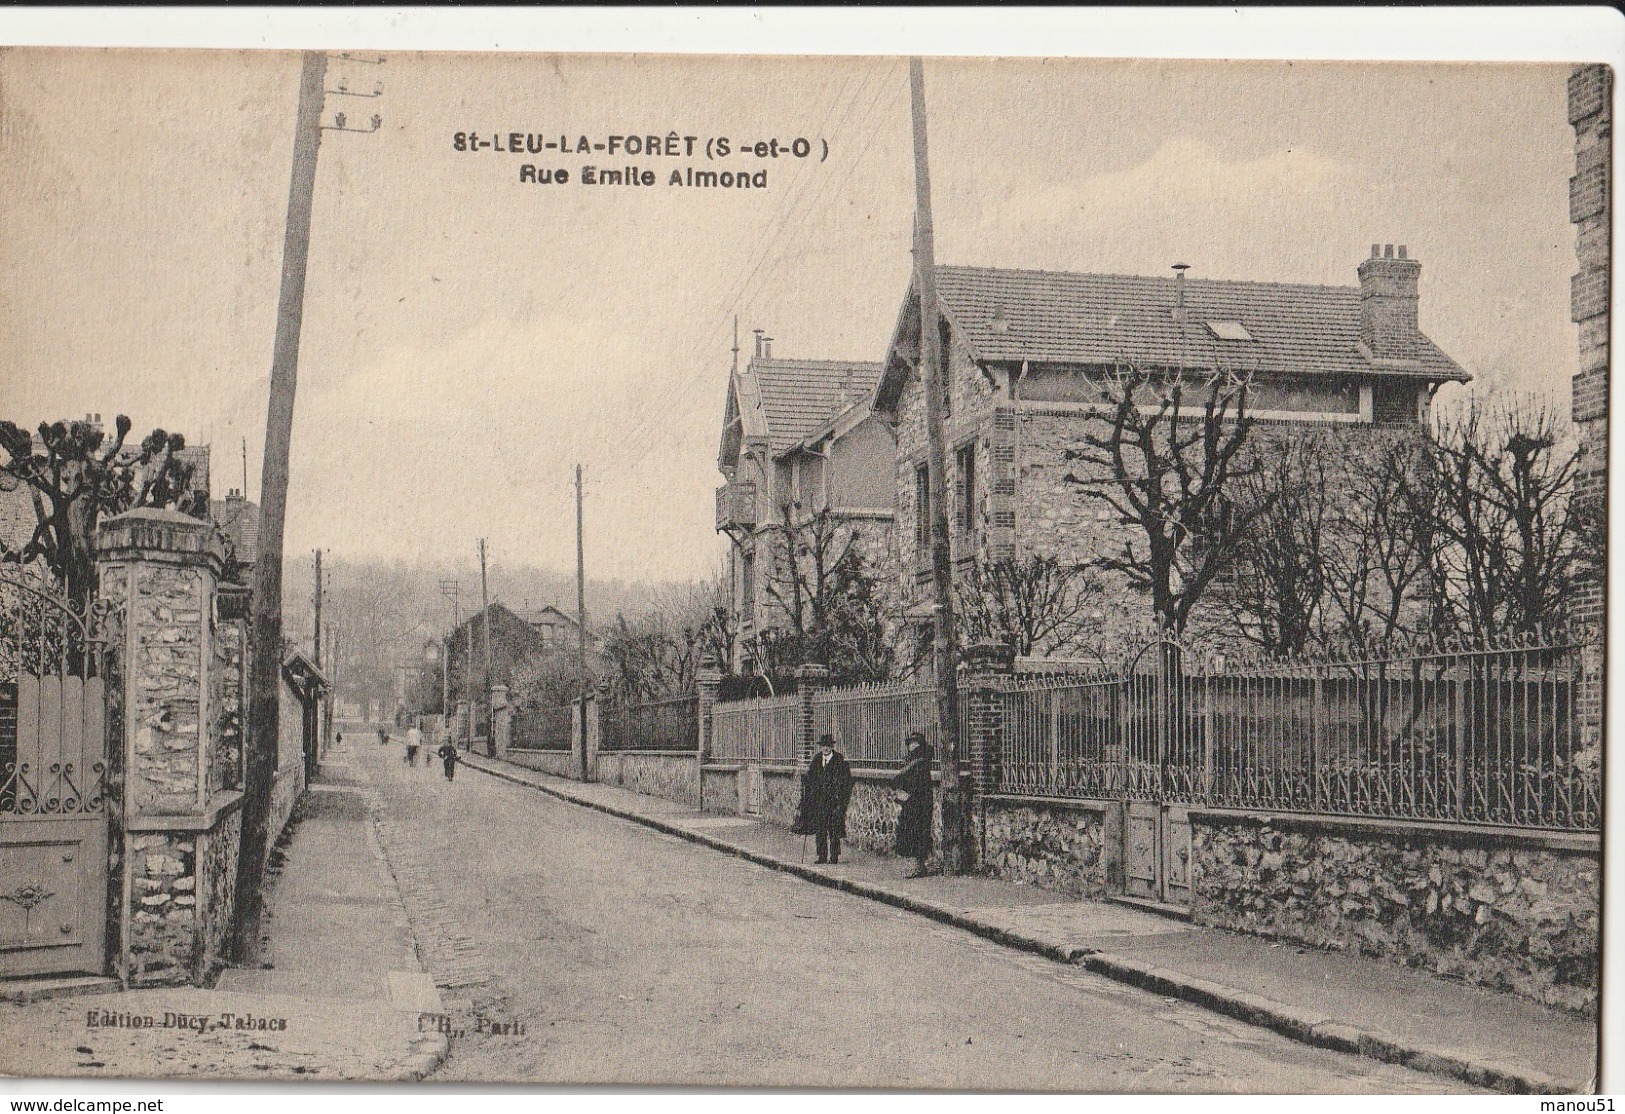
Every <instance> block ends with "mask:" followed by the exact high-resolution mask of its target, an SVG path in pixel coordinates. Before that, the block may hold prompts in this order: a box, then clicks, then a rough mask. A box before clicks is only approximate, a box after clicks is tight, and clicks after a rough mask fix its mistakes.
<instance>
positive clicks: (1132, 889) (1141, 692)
mask: <svg viewBox="0 0 1625 1114" xmlns="http://www.w3.org/2000/svg"><path fill="white" fill-rule="evenodd" d="M1186 658H1187V651H1186V648H1185V647H1184V646H1183V645H1181V644H1180V643H1178V642H1176V641H1174V640H1173V639H1171V638H1159V639H1157V640H1156V641H1153V642H1150V643H1147V644H1146V645H1145V646H1144V647H1142V648H1141V649H1140V651H1139V653H1137V654H1136V655H1135V656H1134V657H1133V658H1132V659H1131V660H1130V662H1129V665H1128V668H1127V670H1125V672H1124V676H1123V681H1122V687H1121V689H1120V690H1119V691H1120V692H1121V694H1122V703H1121V704H1120V706H1119V723H1120V725H1121V730H1122V740H1123V773H1122V777H1123V781H1122V786H1123V797H1124V810H1123V829H1124V830H1123V890H1124V892H1125V893H1126V894H1128V895H1129V896H1131V897H1141V898H1147V899H1149V900H1152V901H1162V902H1168V903H1170V904H1173V905H1188V904H1189V903H1190V898H1191V876H1190V863H1191V825H1190V815H1189V811H1188V808H1187V806H1188V804H1189V803H1190V802H1191V801H1193V800H1195V799H1197V791H1198V787H1197V786H1196V785H1195V784H1194V780H1195V779H1196V778H1198V777H1200V776H1201V773H1200V771H1201V770H1202V768H1203V759H1202V756H1203V752H1204V748H1203V746H1202V741H1203V738H1204V726H1205V725H1203V724H1201V723H1199V722H1194V721H1193V719H1192V711H1193V709H1199V708H1200V707H1201V706H1202V704H1201V702H1200V700H1199V699H1198V700H1192V699H1189V697H1191V696H1192V695H1195V693H1194V690H1195V689H1196V687H1197V686H1199V685H1201V684H1203V683H1204V682H1205V678H1204V677H1202V676H1199V675H1193V674H1192V673H1191V672H1189V671H1188V670H1187V661H1186Z"/></svg>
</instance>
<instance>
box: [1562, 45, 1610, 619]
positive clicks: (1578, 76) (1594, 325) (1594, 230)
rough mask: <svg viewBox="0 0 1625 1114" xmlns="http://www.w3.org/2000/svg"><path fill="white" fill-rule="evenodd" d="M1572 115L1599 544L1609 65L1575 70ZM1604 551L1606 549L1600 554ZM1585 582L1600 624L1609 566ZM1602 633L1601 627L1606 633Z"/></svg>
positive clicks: (1578, 383) (1602, 564)
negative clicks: (1604, 577) (1604, 575)
mask: <svg viewBox="0 0 1625 1114" xmlns="http://www.w3.org/2000/svg"><path fill="white" fill-rule="evenodd" d="M1568 92H1569V113H1568V115H1569V123H1570V125H1572V126H1573V128H1574V177H1572V178H1570V179H1569V222H1570V223H1571V224H1573V225H1574V229H1575V255H1576V257H1577V260H1578V263H1579V270H1578V271H1577V272H1576V273H1575V275H1574V278H1573V280H1572V281H1571V284H1570V291H1569V295H1570V298H1569V300H1570V316H1571V317H1572V318H1573V320H1574V323H1575V324H1576V325H1577V326H1578V327H1579V343H1580V371H1579V373H1578V374H1577V375H1575V377H1574V380H1573V415H1574V424H1575V426H1576V427H1577V428H1578V430H1579V432H1580V444H1581V447H1580V468H1579V472H1578V475H1577V476H1576V477H1575V488H1576V498H1577V500H1578V501H1579V502H1581V504H1582V506H1583V508H1584V511H1585V513H1586V514H1587V516H1588V517H1592V516H1594V517H1595V529H1596V533H1595V535H1594V536H1595V539H1596V544H1597V545H1599V546H1603V547H1606V544H1607V537H1606V530H1607V514H1608V508H1607V486H1608V327H1609V312H1608V304H1609V289H1608V288H1609V271H1608V264H1609V251H1610V247H1611V244H1610V228H1609V221H1610V216H1611V214H1610V193H1611V186H1612V183H1611V182H1610V181H1609V170H1610V164H1611V161H1612V156H1613V138H1612V130H1613V127H1612V125H1613V108H1612V105H1613V78H1612V75H1611V72H1610V70H1609V68H1608V67H1607V66H1604V65H1588V66H1579V67H1577V68H1576V69H1575V70H1574V72H1573V73H1572V74H1571V75H1570V77H1569V88H1568ZM1598 556H1599V558H1601V557H1602V556H1603V555H1602V554H1598ZM1604 568H1606V561H1605V560H1599V561H1598V562H1597V574H1596V575H1595V576H1593V577H1591V578H1589V580H1590V582H1589V583H1587V584H1584V585H1583V586H1582V587H1581V589H1580V593H1579V597H1578V599H1577V606H1576V611H1577V613H1578V617H1579V618H1580V620H1581V621H1582V622H1583V623H1586V624H1587V625H1591V626H1594V627H1596V628H1597V629H1598V630H1599V631H1600V630H1601V627H1602V624H1603V619H1604V615H1605V607H1604V598H1603V590H1604V588H1603V569H1604ZM1599 637H1600V635H1599Z"/></svg>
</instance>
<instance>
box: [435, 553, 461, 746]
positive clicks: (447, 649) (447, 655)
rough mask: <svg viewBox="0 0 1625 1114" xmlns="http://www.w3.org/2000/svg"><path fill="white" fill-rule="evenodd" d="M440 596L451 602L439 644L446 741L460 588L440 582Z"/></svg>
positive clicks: (441, 716) (448, 740)
mask: <svg viewBox="0 0 1625 1114" xmlns="http://www.w3.org/2000/svg"><path fill="white" fill-rule="evenodd" d="M440 594H441V595H442V596H445V597H446V598H447V599H448V600H450V601H451V630H450V631H449V632H448V633H447V635H446V637H445V638H444V639H443V640H442V641H441V643H440V722H441V725H442V726H444V727H445V729H446V741H447V742H448V743H449V742H451V741H452V736H451V645H452V640H453V639H454V638H455V637H456V636H457V624H458V623H460V622H462V615H461V611H462V609H461V608H459V607H458V606H457V599H458V596H460V595H461V594H462V586H461V585H460V584H458V583H457V582H456V581H455V580H442V581H441V582H440Z"/></svg>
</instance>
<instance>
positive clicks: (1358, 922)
mask: <svg viewBox="0 0 1625 1114" xmlns="http://www.w3.org/2000/svg"><path fill="white" fill-rule="evenodd" d="M1191 820H1192V844H1193V851H1194V854H1193V860H1194V862H1193V870H1192V886H1193V891H1194V892H1193V900H1192V915H1193V917H1194V919H1195V920H1197V921H1198V922H1200V923H1202V924H1210V925H1217V926H1219V927H1221V928H1228V929H1234V930H1236V931H1241V932H1251V933H1260V934H1264V935H1269V936H1276V937H1281V938H1284V939H1289V940H1296V941H1300V942H1302V943H1306V944H1312V945H1314V946H1316V947H1323V948H1331V949H1336V950H1347V951H1358V952H1361V953H1364V954H1367V955H1375V956H1386V957H1389V958H1391V959H1394V960H1396V961H1398V962H1401V963H1405V964H1407V965H1410V966H1415V967H1424V968H1426V969H1428V970H1430V971H1433V972H1435V973H1437V974H1441V975H1449V976H1454V977H1458V978H1462V979H1465V980H1467V981H1469V982H1474V983H1477V984H1479V985H1481V986H1486V987H1490V988H1492V989H1495V990H1505V991H1512V992H1514V993H1517V994H1520V995H1523V996H1525V997H1528V998H1533V999H1535V1000H1537V1001H1540V1002H1543V1003H1546V1004H1547V1005H1552V1006H1559V1007H1562V1008H1565V1009H1570V1010H1577V1011H1580V1012H1585V1013H1591V1012H1594V1011H1595V1009H1596V1004H1597V993H1598V963H1599V958H1600V956H1599V953H1600V950H1601V936H1600V932H1599V927H1600V922H1599V909H1600V896H1601V894H1600V886H1601V870H1600V860H1599V846H1598V841H1597V840H1596V838H1595V837H1586V836H1555V835H1553V836H1547V835H1539V834H1521V833H1511V832H1504V833H1499V832H1490V831H1482V830H1480V831H1466V830H1460V829H1450V828H1445V827H1442V826H1434V825H1399V824H1391V823H1370V824H1365V823H1350V822H1346V821H1332V820H1325V819H1318V818H1317V819H1303V820H1298V819H1296V818H1287V817H1279V816H1277V817H1274V818H1264V817H1257V816H1245V815H1237V814H1232V813H1221V812H1197V811H1195V810H1192V812H1191Z"/></svg>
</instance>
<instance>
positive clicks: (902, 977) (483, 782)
mask: <svg viewBox="0 0 1625 1114" xmlns="http://www.w3.org/2000/svg"><path fill="white" fill-rule="evenodd" d="M352 753H353V758H352V760H353V761H354V762H355V763H356V764H357V768H358V770H359V771H360V772H361V773H362V775H363V778H364V780H365V781H366V782H368V783H369V784H370V785H371V786H372V788H373V790H374V791H375V792H376V794H377V800H378V803H379V806H380V811H381V821H382V835H383V844H384V847H385V850H386V852H387V854H388V856H389V858H390V861H391V865H392V868H393V869H394V871H395V874H396V876H397V879H398V880H399V882H400V886H401V890H402V896H403V899H404V901H405V905H406V908H407V911H408V914H409V916H410V918H411V921H412V926H413V930H414V932H415V933H416V934H417V936H418V941H419V951H420V955H421V957H422V959H423V961H424V963H425V965H426V966H427V967H428V968H429V970H430V971H431V972H432V973H433V974H434V975H435V976H436V979H437V981H438V982H439V983H440V985H441V987H442V995H443V996H444V997H445V998H446V1000H447V1008H448V1012H449V1016H448V1018H447V1020H446V1022H445V1024H446V1025H447V1026H448V1027H449V1028H451V1029H452V1030H453V1040H452V1048H451V1055H450V1057H449V1059H448V1060H447V1062H446V1064H445V1066H444V1067H442V1068H441V1069H440V1071H438V1072H437V1073H436V1074H435V1076H434V1078H435V1079H437V1080H442V1079H443V1080H467V1081H472V1080H481V1081H498V1080H513V1081H534V1082H552V1083H611V1082H613V1083H618V1084H622V1085H647V1084H669V1085H729V1086H824V1087H862V1086H870V1087H873V1086H888V1087H931V1088H958V1089H970V1088H976V1089H995V1090H1079V1091H1152V1092H1159V1091H1175V1092H1179V1091H1186V1092H1191V1091H1194V1092H1204V1091H1212V1092H1248V1091H1251V1092H1334V1093H1342V1092H1450V1091H1460V1090H1462V1089H1464V1085H1462V1084H1459V1083H1455V1082H1453V1081H1451V1080H1447V1079H1442V1078H1438V1077H1434V1076H1430V1075H1424V1074H1419V1073H1416V1072H1412V1071H1409V1070H1407V1069H1404V1068H1399V1067H1395V1066H1392V1065H1387V1064H1382V1063H1378V1062H1376V1061H1373V1060H1370V1059H1364V1058H1361V1057H1355V1056H1348V1055H1343V1054H1340V1053H1335V1052H1330V1051H1325V1050H1321V1049H1316V1048H1311V1047H1308V1046H1305V1045H1302V1044H1298V1043H1295V1042H1293V1041H1290V1040H1288V1039H1286V1038H1284V1037H1281V1036H1277V1035H1276V1034H1274V1033H1271V1032H1269V1031H1267V1030H1264V1029H1260V1028H1255V1027H1252V1026H1249V1025H1245V1024H1242V1023H1240V1022H1237V1021H1233V1020H1230V1019H1228V1018H1225V1017H1221V1016H1219V1015H1217V1014H1213V1013H1210V1012H1208V1011H1206V1010H1202V1009H1200V1008H1197V1007H1195V1006H1192V1005H1188V1004H1186V1003H1183V1002H1177V1001H1173V1000H1168V999H1163V998H1161V997H1158V996H1156V995H1152V994H1148V993H1145V992H1143V991H1139V990H1135V989H1133V988H1130V987H1126V986H1122V985H1120V984H1117V983H1114V982H1110V981H1107V980H1105V979H1102V978H1100V977H1098V976H1095V975H1093V974H1090V973H1089V972H1086V971H1084V970H1082V969H1080V968H1076V967H1069V966H1067V965H1063V964H1059V963H1055V962H1052V961H1050V960H1046V959H1042V958H1039V957H1036V956H1030V955H1026V954H1024V953H1021V952H1017V951H1013V950H1010V949H1008V948H1005V947H1002V946H1000V945H997V944H993V943H990V942H987V941H984V940H981V939H978V938H976V937H973V936H970V935H969V934H967V933H964V932H961V931H959V930H956V929H951V928H947V927H943V926H938V925H936V924H933V923H931V922H929V921H926V920H924V919H922V918H920V917H917V916H915V915H913V914H909V913H905V912H902V911H899V910H895V909H891V908H887V907H884V906H881V905H877V904H875V903H873V902H870V901H867V900H865V899H863V898H859V897H854V896H850V895H847V894H842V893H838V892H834V891H830V890H826V889H822V888H819V887H815V886H811V885H808V884H807V883H805V882H802V881H800V880H798V879H795V878H792V877H789V876H787V875H783V874H780V873H776V872H774V871H770V870H766V869H763V868H761V867H758V866H755V865H752V864H749V863H746V862H743V861H741V860H739V859H736V858H733V857H731V856H728V855H723V854H719V853H717V852H715V851H712V850H709V849H706V848H703V847H700V846H696V845H694V844H691V843H688V842H685V841H683V840H679V839H677V838H675V837H672V836H667V835H663V834H660V833H657V832H654V831H650V830H648V829H646V828H643V827H640V826H638V825H635V824H631V823H628V822H625V821H622V820H619V819H616V818H613V817H609V816H605V815H602V814H600V813H597V812H593V811H590V810H588V809H584V808H580V807H578V806H575V805H570V804H567V803H564V802H561V801H558V800H556V799H554V798H551V797H549V796H546V795H545V794H542V793H539V792H536V791H534V790H530V789H526V788H523V787H520V786H515V785H512V784H509V783H506V782H501V781H497V780H495V779H493V778H490V777H488V776H486V775H482V774H480V773H478V772H476V771H473V770H471V769H468V768H461V769H459V770H458V773H457V777H456V780H455V782H452V783H448V782H447V781H446V780H445V779H444V777H443V776H442V774H441V771H440V768H439V764H438V763H435V765H434V766H433V767H432V768H430V769H424V768H423V766H422V765H421V764H420V765H419V766H416V767H407V766H406V765H405V763H404V762H403V761H402V754H401V751H400V749H399V748H397V747H394V746H390V747H377V746H373V745H368V746H364V747H362V746H357V747H355V748H353V752H352Z"/></svg>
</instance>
